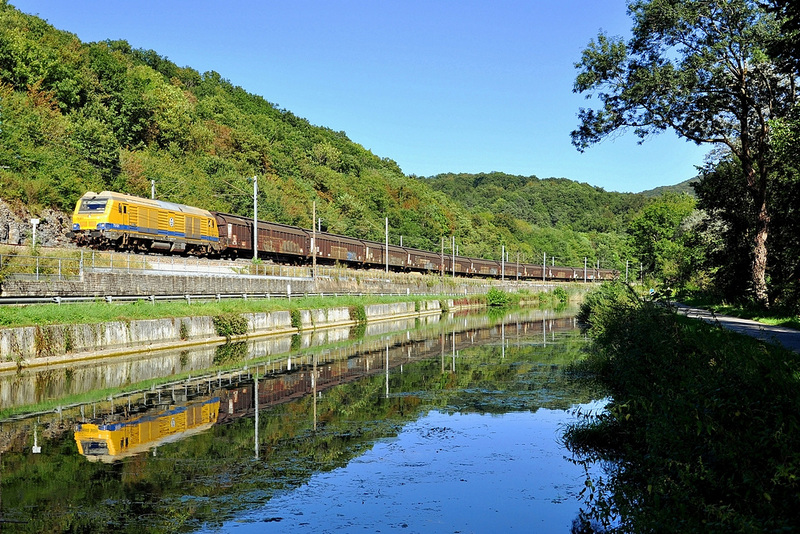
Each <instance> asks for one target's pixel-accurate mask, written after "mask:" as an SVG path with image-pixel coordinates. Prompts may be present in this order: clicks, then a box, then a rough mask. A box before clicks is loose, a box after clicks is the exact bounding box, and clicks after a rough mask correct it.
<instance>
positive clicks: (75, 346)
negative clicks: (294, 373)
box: [0, 299, 480, 370]
mask: <svg viewBox="0 0 800 534" xmlns="http://www.w3.org/2000/svg"><path fill="white" fill-rule="evenodd" d="M442 304H444V306H446V308H447V309H450V310H454V309H459V308H463V307H479V306H480V304H476V303H474V302H473V303H470V302H469V301H468V300H467V299H460V300H459V301H453V300H447V301H443V303H440V302H439V301H424V302H419V303H414V302H397V303H392V304H371V305H368V306H365V307H364V311H365V313H366V318H367V321H368V322H373V321H381V320H386V319H396V318H400V317H410V316H422V315H430V314H436V313H440V312H441V307H442ZM243 317H244V318H245V319H246V320H247V335H245V336H242V337H247V336H261V335H270V334H278V333H287V332H296V331H297V330H298V329H297V328H296V327H295V326H293V325H292V317H291V313H290V312H289V311H275V312H263V313H249V314H243ZM354 324H356V318H354V317H352V316H351V310H350V309H349V308H346V307H342V308H328V309H315V310H300V330H303V331H307V330H314V329H318V328H330V327H334V326H346V325H354ZM222 339H224V338H221V337H220V336H218V334H217V332H216V328H215V327H214V320H213V317H210V316H203V317H177V318H170V319H146V320H136V321H114V322H109V323H102V324H78V325H47V326H29V327H22V328H4V329H0V370H3V369H9V368H13V367H16V366H25V367H27V366H36V365H47V363H48V362H49V361H50V360H51V359H52V358H53V357H60V358H59V361H60V362H62V363H63V361H64V359H65V358H66V359H67V360H69V359H76V360H79V359H85V358H89V357H97V356H109V355H112V354H128V353H131V352H140V351H147V350H153V349H161V348H165V347H167V346H170V345H185V344H201V343H207V342H212V341H219V340H222Z"/></svg>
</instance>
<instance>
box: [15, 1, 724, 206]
mask: <svg viewBox="0 0 800 534" xmlns="http://www.w3.org/2000/svg"><path fill="white" fill-rule="evenodd" d="M10 3H11V4H13V5H14V6H15V7H17V8H18V9H20V10H21V11H24V12H26V13H31V14H35V15H38V16H40V17H42V18H43V19H46V20H47V21H48V22H50V23H51V24H52V25H53V26H55V27H56V28H58V29H61V30H66V31H69V32H72V33H74V34H76V35H77V36H78V37H79V38H80V39H81V40H82V41H85V42H90V41H99V40H105V39H125V40H127V41H128V42H129V43H130V44H131V45H132V46H134V47H135V48H147V49H153V50H155V51H156V52H158V53H159V54H161V55H162V56H166V57H168V58H169V59H170V60H172V61H173V62H175V63H177V64H178V65H180V66H190V67H192V68H195V69H197V70H198V71H200V72H205V71H210V70H214V71H217V72H218V73H220V74H221V75H222V76H223V77H224V78H226V79H228V80H230V81H231V82H232V83H233V84H234V85H239V86H241V87H243V88H244V89H245V90H247V91H248V92H250V93H254V94H258V95H261V96H263V97H264V98H265V99H267V100H268V101H270V102H273V103H274V104H276V105H277V106H278V107H279V108H281V109H287V110H290V111H291V112H292V113H294V114H295V115H298V116H300V117H304V118H306V119H308V120H309V121H310V122H311V123H312V124H316V125H320V126H325V127H328V128H330V129H332V130H336V131H344V132H346V133H347V135H348V137H349V138H350V139H352V140H353V141H355V142H356V143H359V144H360V145H362V146H364V147H365V148H367V149H369V150H371V151H372V152H373V153H374V154H376V155H378V156H380V157H385V158H390V159H393V160H395V161H396V162H397V163H398V164H399V165H400V167H401V168H402V169H403V171H404V172H405V173H406V174H415V175H418V176H432V175H435V174H438V173H443V172H469V173H477V172H491V171H502V172H506V173H510V174H519V175H523V176H530V175H536V176H538V177H539V178H549V177H564V178H569V179H572V180H577V181H580V182H587V183H589V184H592V185H595V186H599V187H602V188H604V189H606V190H607V191H623V192H624V191H633V192H638V191H643V190H646V189H651V188H653V187H657V186H661V185H672V184H676V183H679V182H681V181H683V180H686V179H688V178H691V177H693V176H695V175H696V169H695V166H696V165H700V164H702V162H703V157H704V155H705V154H706V152H708V150H709V147H708V146H699V147H698V146H696V145H694V144H691V143H687V142H686V141H683V140H681V139H678V138H677V137H676V136H674V135H673V134H671V133H665V134H662V135H659V136H656V137H653V138H652V139H650V140H648V141H647V142H646V143H645V144H643V145H638V144H637V139H636V138H635V137H634V136H633V135H632V134H628V135H623V136H620V137H617V138H615V139H613V140H607V141H604V142H603V143H601V144H598V145H596V146H594V147H592V148H589V149H588V150H587V151H586V152H585V153H583V154H581V153H579V152H578V151H577V150H575V148H574V147H573V146H572V145H571V143H570V137H569V133H570V131H572V130H573V129H574V128H575V127H576V126H577V112H578V108H579V107H580V106H586V105H587V104H588V105H591V101H589V102H587V101H586V100H584V98H583V96H581V95H576V94H574V93H572V85H573V82H574V80H575V74H576V71H575V68H574V64H575V62H576V61H578V59H579V58H580V53H581V51H582V50H583V49H584V48H585V46H586V45H587V44H588V42H589V41H590V40H591V39H592V38H593V37H595V36H596V35H597V33H598V31H600V30H603V31H605V32H606V33H608V34H611V35H621V36H627V35H628V33H629V30H630V26H631V21H630V19H629V18H628V16H627V14H626V8H625V2H624V0H559V1H558V2H553V1H551V0H427V1H419V0H261V1H255V0H227V1H226V2H224V3H223V2H218V1H210V0H191V1H190V0H160V1H154V0H139V1H136V2H133V1H123V0H102V1H101V0H70V1H64V0H10Z"/></svg>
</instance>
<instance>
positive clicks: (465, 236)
mask: <svg viewBox="0 0 800 534" xmlns="http://www.w3.org/2000/svg"><path fill="white" fill-rule="evenodd" d="M0 121H2V126H0V128H2V130H1V131H0V191H1V192H2V193H0V195H2V199H3V200H5V201H6V202H8V203H9V204H10V205H12V206H13V205H16V206H26V207H27V208H28V209H29V210H31V212H32V213H34V214H35V213H38V212H40V211H41V210H42V209H44V208H49V207H58V208H61V209H62V210H66V211H70V210H71V209H72V206H73V205H74V202H75V201H76V199H77V198H78V197H79V196H80V195H81V194H83V193H84V192H85V191H87V190H94V191H101V190H106V189H110V190H117V191H123V192H126V193H131V194H135V195H141V196H149V194H150V181H151V180H155V182H156V191H157V198H160V199H164V200H170V201H174V202H181V203H186V204H191V205H196V206H201V207H204V208H207V209H211V210H219V211H226V212H233V213H239V214H243V215H252V211H253V210H252V185H251V183H250V181H249V177H252V176H258V177H259V190H260V192H259V198H258V203H259V217H260V218H262V219H267V220H274V221H278V222H283V223H288V224H294V225H300V226H305V227H309V226H310V225H311V217H312V215H311V212H312V210H311V205H312V202H313V201H316V202H317V213H318V216H319V217H321V219H322V228H323V230H327V231H330V232H335V233H340V234H345V235H354V236H360V237H366V238H371V239H376V240H380V241H382V240H383V233H384V217H388V219H389V227H390V239H391V240H392V241H393V242H399V240H400V236H403V242H404V244H406V245H408V246H413V247H419V248H426V249H430V250H437V251H438V250H439V248H440V246H441V242H442V239H443V238H444V240H445V242H447V243H449V242H450V237H451V236H455V240H456V242H457V244H458V245H459V251H460V253H461V254H464V255H474V256H482V257H499V254H500V250H501V246H502V245H505V246H506V248H507V250H509V251H510V252H511V254H514V255H516V253H519V254H521V255H522V257H527V258H528V259H534V258H540V257H541V255H542V253H543V252H545V253H547V254H548V257H549V256H552V255H555V256H556V257H557V259H558V260H559V261H563V262H568V263H581V264H582V263H583V258H584V257H585V256H588V257H589V259H590V261H595V259H596V258H602V259H603V260H604V261H605V260H607V259H611V258H615V259H617V260H619V259H620V258H621V257H622V255H623V254H624V246H623V239H622V237H621V236H620V235H619V233H618V232H620V231H622V230H623V229H624V222H625V219H626V217H627V214H629V213H630V211H631V210H634V209H636V206H637V205H640V204H641V201H640V200H639V199H637V197H635V196H630V195H628V196H626V195H616V194H610V193H604V192H602V191H599V190H595V189H594V188H590V187H589V186H585V185H582V184H575V183H574V182H570V181H568V180H538V179H536V178H533V177H532V178H521V177H512V176H506V175H488V177H487V178H486V179H485V180H483V181H485V183H483V184H482V183H480V182H481V180H478V179H477V178H475V179H468V180H457V181H454V182H453V183H454V186H453V187H445V185H446V184H447V180H446V179H445V178H443V177H438V178H437V179H433V180H424V179H414V178H412V177H407V176H405V175H404V174H403V172H402V170H401V169H400V168H399V167H398V165H397V164H396V163H395V162H394V161H392V160H391V159H388V158H386V157H380V156H378V155H375V154H373V153H371V152H370V151H369V150H366V149H364V148H363V147H362V146H361V145H359V144H357V143H354V142H353V141H351V140H350V139H348V137H347V136H346V134H345V133H344V132H336V131H333V130H331V129H328V128H324V127H317V126H313V125H311V124H309V123H308V121H306V120H304V119H302V118H300V117H297V116H295V115H294V114H292V113H291V112H290V111H288V110H282V109H278V108H277V107H276V106H275V105H274V104H272V103H270V102H269V101H267V100H265V99H264V98H262V97H261V96H257V95H253V94H249V93H248V92H247V91H246V90H245V89H243V88H241V87H237V86H236V85H234V84H233V83H231V82H230V81H228V80H226V79H225V78H223V76H222V75H220V74H219V73H216V72H205V73H199V72H198V71H196V70H194V69H192V68H191V67H179V66H177V65H176V64H174V63H173V62H171V61H169V60H168V59H167V58H165V57H162V56H160V55H159V54H158V53H157V52H155V51H152V50H141V49H132V48H131V46H130V45H129V44H128V43H127V42H125V41H104V42H97V43H82V42H81V41H80V40H79V39H78V38H77V37H76V36H75V35H73V34H70V33H67V32H65V31H60V30H57V29H55V28H53V27H52V26H50V25H49V24H48V23H47V22H45V21H43V20H41V19H39V18H37V17H34V16H31V15H26V14H23V13H21V12H20V11H18V10H17V9H15V8H14V7H13V6H11V5H9V4H8V3H7V2H5V1H4V0H0ZM456 182H457V183H458V185H457V187H458V192H456V191H455V190H454V188H455V187H456V185H455V184H456ZM469 183H472V190H470V187H469ZM432 186H435V187H432ZM490 186H491V187H490ZM491 188H495V189H497V190H502V191H505V192H506V193H508V194H504V195H497V194H494V193H492V195H491V196H489V195H488V193H489V192H490V189H491ZM493 190H494V189H492V191H493ZM622 261H623V262H624V259H623V260H622Z"/></svg>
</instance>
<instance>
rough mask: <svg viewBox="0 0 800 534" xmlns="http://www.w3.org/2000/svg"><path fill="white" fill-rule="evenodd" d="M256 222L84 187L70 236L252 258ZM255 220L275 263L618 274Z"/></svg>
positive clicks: (488, 273) (92, 242)
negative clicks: (390, 242)
mask: <svg viewBox="0 0 800 534" xmlns="http://www.w3.org/2000/svg"><path fill="white" fill-rule="evenodd" d="M253 226H254V225H253V219H252V218H247V217H242V216H239V215H231V214H229V213H219V212H212V211H208V210H204V209H200V208H195V207H192V206H186V205H183V204H175V203H172V202H165V201H163V200H151V199H147V198H141V197H136V196H131V195H126V194H123V193H115V192H113V191H104V192H102V193H94V192H88V193H86V194H85V195H83V196H82V197H81V198H80V199H79V200H78V202H77V204H76V205H75V212H74V214H73V217H72V231H71V232H70V236H71V238H72V239H73V240H74V241H75V242H76V243H77V244H78V245H83V246H89V247H93V248H97V249H101V250H103V249H110V250H120V251H131V252H162V253H177V254H184V255H196V256H204V257H212V258H215V257H222V258H237V257H245V258H252V257H254V254H253ZM256 226H257V233H258V240H257V242H258V244H257V247H258V248H257V251H258V253H257V257H258V258H263V259H269V260H274V261H277V262H285V263H293V264H309V263H311V262H312V261H313V259H316V261H318V262H320V263H327V264H334V263H339V264H342V265H347V266H349V267H355V268H380V269H383V268H385V267H388V268H389V269H392V270H393V271H405V272H421V273H438V272H444V273H448V274H451V273H454V274H457V275H461V276H483V277H493V278H500V277H501V276H506V277H509V278H512V277H519V278H522V279H535V280H558V281H570V280H575V281H578V280H581V281H582V280H590V281H598V280H611V279H614V278H616V277H617V275H618V274H619V273H618V272H617V271H616V270H613V269H599V268H586V267H563V266H556V265H553V266H545V265H542V264H538V265H537V264H531V263H514V262H507V263H506V264H505V266H503V263H502V262H501V261H497V260H486V259H481V258H469V257H464V256H453V255H447V254H437V253H436V252H429V251H425V250H418V249H413V248H409V247H403V246H398V245H389V246H388V247H387V246H386V245H385V244H384V243H380V242H377V241H369V240H366V239H360V238H355V237H347V236H342V235H336V234H331V233H327V232H316V243H315V244H314V238H315V232H313V231H312V230H309V229H306V228H300V227H297V226H290V225H286V224H279V223H274V222H267V221H258V224H257V225H256ZM312 247H313V248H312ZM387 254H388V258H387ZM504 269H505V270H504ZM503 270H504V272H503ZM543 270H544V272H543Z"/></svg>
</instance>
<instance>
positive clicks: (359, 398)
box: [0, 311, 600, 533]
mask: <svg viewBox="0 0 800 534" xmlns="http://www.w3.org/2000/svg"><path fill="white" fill-rule="evenodd" d="M332 337H333V341H332V342H331V340H330V339H328V340H327V341H326V340H325V339H318V340H317V341H314V340H313V338H311V337H309V338H308V339H307V340H303V339H300V340H299V341H297V340H288V341H287V342H286V343H283V344H280V343H277V342H275V341H271V342H270V343H271V345H268V346H267V345H265V343H266V342H265V341H260V342H255V343H251V344H249V345H247V344H245V345H244V346H223V347H222V348H220V347H211V348H208V347H206V348H200V349H199V350H198V351H197V353H196V354H193V353H192V352H182V353H179V354H177V355H174V356H170V355H167V356H165V357H164V360H165V361H169V362H170V363H169V365H167V366H165V365H153V366H152V368H153V373H154V376H153V377H151V380H153V379H157V378H159V377H160V379H161V380H162V381H164V383H163V385H160V386H157V385H151V386H150V387H146V385H142V386H141V387H140V386H137V385H136V384H135V383H134V384H129V386H128V388H129V389H127V390H126V391H127V392H126V393H113V392H112V393H108V392H107V391H106V390H102V391H101V392H100V393H98V396H97V398H96V399H95V400H93V401H91V402H86V403H74V402H73V403H70V404H68V405H66V406H63V407H59V408H58V409H57V410H56V411H51V412H47V411H43V410H42V411H40V413H38V414H36V415H34V416H29V417H23V416H15V417H14V418H9V419H6V420H4V421H0V446H1V447H2V448H0V454H1V456H0V462H1V465H2V472H1V473H0V474H1V475H2V480H0V485H1V486H0V487H1V488H2V494H0V497H1V500H0V513H2V520H3V521H4V523H3V525H5V527H4V528H7V529H11V531H19V532H42V531H57V532H62V531H63V532H86V531H92V532H104V531H106V532H109V531H114V532H137V533H141V532H193V531H200V532H256V531H258V532H270V531H271V532H283V531H289V530H290V529H291V530H292V531H296V532H334V531H336V532H341V531H349V532H360V531H365V532H390V531H395V530H398V531H403V532H487V531H519V532H535V531H539V532H569V529H570V526H571V523H572V520H573V519H575V517H576V516H577V514H578V510H579V507H580V503H579V500H578V494H579V493H580V491H581V490H582V489H583V487H584V480H585V473H584V471H583V468H582V467H579V466H577V465H575V464H574V463H573V462H571V461H570V458H569V454H568V453H567V452H566V451H565V450H564V448H563V446H562V445H561V442H560V437H561V432H562V430H563V426H564V425H565V424H566V423H568V422H569V421H571V420H572V415H571V412H572V410H574V409H575V407H577V406H587V405H591V403H592V402H593V401H594V400H595V399H596V398H599V397H600V394H599V393H598V392H595V391H592V390H590V389H587V388H586V387H585V386H584V385H581V384H575V383H573V382H571V381H569V380H567V379H566V378H565V377H564V375H563V373H562V369H563V366H564V365H566V364H568V363H569V362H570V361H573V360H574V359H576V358H579V357H580V348H581V346H582V344H583V338H582V337H581V335H580V334H579V332H578V331H577V330H575V329H574V321H573V320H572V318H571V317H570V316H566V317H558V316H556V315H554V314H553V313H552V312H547V313H545V312H540V311H536V312H525V313H517V314H515V315H513V316H510V317H505V318H497V317H488V316H471V317H442V318H437V320H436V321H433V322H427V321H426V322H423V323H420V322H412V323H406V324H403V325H401V327H400V328H399V329H397V328H396V329H394V330H393V329H391V328H387V327H384V328H383V329H381V330H379V331H376V332H372V333H366V332H363V331H361V332H355V333H353V332H349V333H347V335H338V334H336V335H334V336H332ZM351 337H354V338H355V339H353V340H352V341H346V340H345V338H351ZM318 338H319V336H318ZM278 346H279V347H280V350H278V348H276V347H278ZM152 358H153V360H152V361H154V362H159V361H161V360H158V359H157V358H158V357H157V356H153V357H152ZM146 361H147V360H144V361H140V362H128V363H125V362H123V363H120V362H116V363H111V362H109V366H110V367H109V368H108V369H113V370H114V371H113V372H112V373H110V374H106V373H104V371H103V368H102V366H99V367H98V366H93V367H92V368H91V369H88V368H87V369H86V370H84V371H79V372H78V374H80V375H81V376H85V377H87V379H86V380H85V383H86V384H92V383H95V382H96V380H97V377H102V376H109V377H110V378H109V380H112V381H114V382H118V381H123V382H124V381H125V380H126V379H125V378H124V377H125V376H134V375H135V376H141V375H142V374H146V371H145V369H146V368H147V366H146V365H145V363H146ZM200 362H207V365H205V366H202V365H200ZM162 363H163V361H162ZM115 366H116V367H115ZM167 367H180V368H186V369H191V373H190V374H189V375H181V376H178V375H171V374H170V373H169V372H168V370H167ZM108 369H106V371H107V370H108ZM59 372H61V371H54V374H55V375H56V378H53V376H51V380H50V382H48V384H49V385H48V388H49V389H48V391H51V392H58V391H62V392H63V395H67V394H68V393H69V389H70V388H72V387H74V384H75V383H76V382H77V381H76V380H75V376H76V373H75V372H73V375H72V376H73V383H72V384H73V385H71V386H64V385H63V384H59V383H58V380H57V375H58V373H59ZM126 373H127V374H126ZM24 380H25V378H24V377H21V378H20V380H19V381H18V383H22V382H24ZM2 383H3V384H9V383H14V382H13V381H12V380H9V379H7V380H6V382H2ZM32 384H34V386H32V393H31V394H32V395H33V397H36V395H37V393H36V391H37V389H36V387H35V384H36V381H35V380H34V381H33V382H32ZM82 388H83V389H84V390H86V389H87V388H86V387H85V386H82ZM23 390H24V391H27V389H26V388H21V389H18V390H17V391H23ZM53 394H55V393H53ZM82 394H84V395H91V394H92V390H91V388H88V390H86V391H83V392H82ZM27 395H28V394H22V395H17V394H12V395H8V396H6V397H5V398H17V397H19V398H27ZM32 409H35V408H32ZM36 449H39V450H38V452H36Z"/></svg>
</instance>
